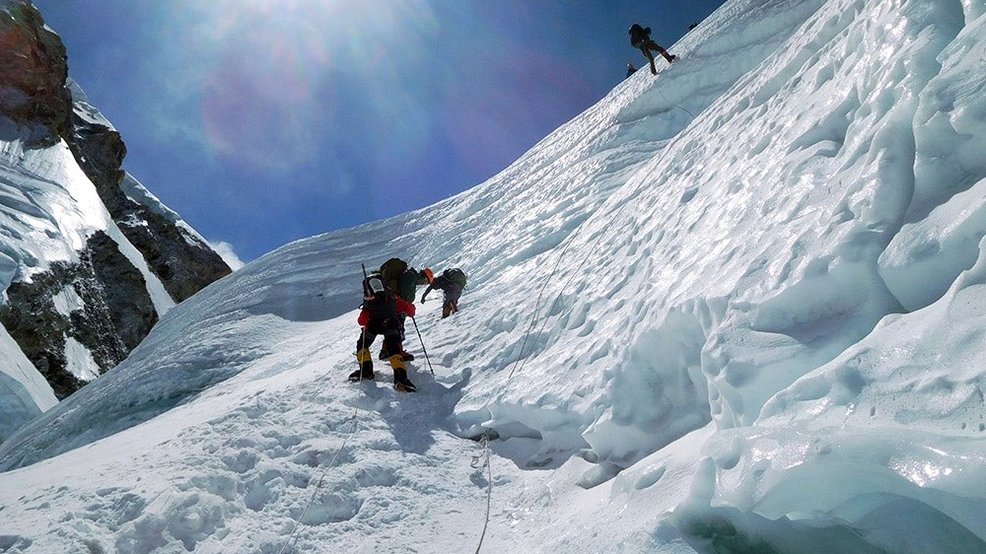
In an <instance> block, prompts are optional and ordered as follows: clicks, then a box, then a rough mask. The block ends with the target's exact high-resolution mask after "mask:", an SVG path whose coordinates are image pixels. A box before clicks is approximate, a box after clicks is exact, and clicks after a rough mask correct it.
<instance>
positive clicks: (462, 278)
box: [442, 267, 466, 288]
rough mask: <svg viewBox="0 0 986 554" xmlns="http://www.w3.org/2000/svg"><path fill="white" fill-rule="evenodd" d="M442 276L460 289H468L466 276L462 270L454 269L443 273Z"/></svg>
mask: <svg viewBox="0 0 986 554" xmlns="http://www.w3.org/2000/svg"><path fill="white" fill-rule="evenodd" d="M442 275H444V276H445V278H446V279H448V280H450V281H452V282H453V283H456V284H458V285H459V286H460V287H462V288H466V274H465V273H464V272H463V271H462V270H461V269H459V268H457V267H452V268H449V269H446V270H445V271H443V272H442Z"/></svg>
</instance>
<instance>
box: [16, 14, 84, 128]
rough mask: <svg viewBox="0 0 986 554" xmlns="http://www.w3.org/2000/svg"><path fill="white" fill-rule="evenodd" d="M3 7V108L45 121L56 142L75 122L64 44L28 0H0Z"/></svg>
mask: <svg viewBox="0 0 986 554" xmlns="http://www.w3.org/2000/svg"><path fill="white" fill-rule="evenodd" d="M0 8H3V9H0V113H2V114H4V115H6V116H7V117H9V118H11V119H13V120H14V121H16V122H18V123H22V124H28V125H30V124H37V123H40V124H42V125H44V126H45V127H47V128H48V129H49V130H50V131H51V133H50V140H49V142H51V143H53V142H56V141H57V140H58V137H60V136H65V135H66V134H68V133H69V130H70V128H71V114H72V97H71V94H70V93H69V90H68V89H67V88H66V87H65V80H66V79H67V78H68V60H67V57H66V54H65V46H64V45H62V41H61V39H60V38H58V35H56V34H55V33H53V32H51V30H49V29H47V28H46V27H45V26H44V20H43V19H42V18H41V14H39V13H38V11H37V10H36V9H35V8H34V6H32V5H31V4H30V3H29V2H23V1H19V0H0Z"/></svg>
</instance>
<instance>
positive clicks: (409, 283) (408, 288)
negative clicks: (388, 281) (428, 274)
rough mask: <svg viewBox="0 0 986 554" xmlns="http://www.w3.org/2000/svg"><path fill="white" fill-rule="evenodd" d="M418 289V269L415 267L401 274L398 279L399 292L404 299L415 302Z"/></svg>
mask: <svg viewBox="0 0 986 554" xmlns="http://www.w3.org/2000/svg"><path fill="white" fill-rule="evenodd" d="M417 291H418V270H416V269H414V268H413V267H409V268H407V271H405V272H404V273H402V274H401V276H400V279H398V280H397V294H399V295H400V296H401V298H403V299H404V300H407V301H408V302H411V303H413V302H414V296H415V294H416V293H417Z"/></svg>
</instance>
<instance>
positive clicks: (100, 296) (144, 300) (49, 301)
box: [0, 232, 157, 398]
mask: <svg viewBox="0 0 986 554" xmlns="http://www.w3.org/2000/svg"><path fill="white" fill-rule="evenodd" d="M67 289H70V290H71V291H72V292H73V293H74V294H75V295H77V297H78V298H79V299H80V300H81V306H79V307H76V308H75V309H72V310H71V311H70V312H69V313H67V314H66V313H62V312H60V311H59V310H58V308H57V306H56V303H55V300H54V298H55V297H56V296H57V295H59V294H60V293H62V292H63V291H65V290H67ZM7 297H8V300H7V303H6V304H5V305H2V306H0V322H2V323H3V325H4V327H5V328H6V329H7V330H8V332H9V333H10V335H11V336H12V337H13V338H14V340H16V341H17V344H18V345H19V346H20V347H21V350H22V351H23V352H24V354H25V355H26V356H27V357H28V359H29V360H31V362H32V363H33V364H34V365H35V367H37V368H38V371H40V372H41V374H42V375H44V376H45V378H46V379H47V380H48V382H49V383H51V386H52V388H53V389H54V391H55V395H56V396H58V397H59V398H64V397H66V396H68V395H69V394H71V393H72V392H74V391H75V390H76V389H78V388H79V387H81V386H82V385H84V384H85V382H86V380H84V379H82V378H80V376H77V375H75V374H73V373H72V372H71V371H70V368H69V367H68V360H67V358H66V355H65V351H66V341H67V338H68V337H71V338H73V339H75V340H76V341H78V342H79V343H81V344H82V345H83V346H85V347H86V348H87V349H88V350H89V352H90V353H91V354H92V359H93V361H94V362H95V364H96V365H97V366H98V367H99V370H100V372H105V371H107V370H109V369H111V368H112V367H114V366H115V365H116V364H118V363H120V362H121V361H123V359H124V358H126V356H127V354H129V352H130V350H132V349H133V348H134V347H136V346H137V344H139V343H140V341H141V340H142V339H143V338H144V337H145V336H146V335H147V333H148V332H150V330H151V327H153V325H154V324H155V323H156V322H157V312H155V311H154V306H153V304H152V302H151V298H150V295H149V294H148V293H147V290H146V284H145V283H144V278H143V276H142V275H141V274H140V272H139V271H138V270H137V269H136V268H135V267H133V265H132V264H130V262H129V260H127V259H126V258H125V257H124V256H123V255H122V254H121V253H120V251H119V249H118V248H117V245H116V243H114V242H113V240H112V239H110V238H109V237H108V236H107V235H106V234H105V233H102V232H98V233H95V234H94V235H93V236H92V237H91V238H90V239H89V241H88V244H87V245H86V249H85V250H84V251H83V252H82V255H81V257H80V260H79V262H77V263H64V262H56V263H53V264H52V265H51V269H50V270H49V271H46V272H44V273H41V274H38V275H35V276H33V278H32V281H31V282H30V283H26V282H15V283H13V284H12V285H11V286H10V287H9V288H8V289H7Z"/></svg>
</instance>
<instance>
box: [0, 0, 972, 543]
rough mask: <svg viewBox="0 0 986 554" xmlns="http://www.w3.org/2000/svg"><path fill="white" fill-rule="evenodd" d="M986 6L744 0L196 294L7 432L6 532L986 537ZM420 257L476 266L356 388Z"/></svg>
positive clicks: (433, 537)
mask: <svg viewBox="0 0 986 554" xmlns="http://www.w3.org/2000/svg"><path fill="white" fill-rule="evenodd" d="M984 12H986V2H984V1H983V0H962V1H959V0H948V1H928V0H872V1H864V0H801V1H791V0H731V1H730V2H727V3H726V4H725V5H724V6H723V7H722V8H720V9H719V10H717V11H716V12H715V13H714V14H713V15H712V16H711V17H710V18H709V19H708V20H706V21H705V22H703V23H702V24H701V25H700V26H699V27H698V28H697V29H695V30H694V31H692V32H691V33H689V34H688V35H687V36H686V37H685V38H684V39H683V40H682V41H681V42H680V43H679V44H677V45H675V46H674V47H672V48H671V51H672V52H673V53H675V54H677V55H678V56H680V58H679V60H678V61H676V62H675V63H674V64H673V65H671V66H664V67H662V69H661V71H660V73H659V74H658V76H657V77H656V78H655V77H653V76H651V75H649V74H647V72H638V73H637V74H635V75H634V76H632V77H631V78H629V79H628V80H627V81H625V82H623V83H622V84H620V85H619V86H617V87H616V88H615V89H614V90H613V91H612V93H611V94H609V95H608V96H607V97H606V98H604V99H603V100H602V101H600V102H599V103H598V104H597V105H595V106H593V107H592V108H590V109H589V110H587V111H586V112H585V113H583V114H581V115H580V116H578V117H576V118H575V119H573V120H572V121H570V122H568V123H567V124H565V125H564V126H562V127H561V128H559V129H558V130H557V131H556V132H554V133H552V134H551V135H549V136H548V137H546V138H545V139H544V140H542V141H541V142H540V143H539V144H538V145H536V146H535V147H534V148H533V149H532V150H531V151H529V152H528V153H526V154H525V155H524V156H522V157H521V158H520V159H519V160H517V161H516V162H515V163H514V164H512V165H511V166H510V167H508V168H507V169H506V170H504V171H503V172H502V173H500V174H499V175H497V176H495V177H493V178H492V179H490V180H489V181H488V182H486V183H483V184H482V185H480V186H478V187H476V188H474V189H472V190H469V191H467V192H464V193H462V194H460V195H458V196H456V197H454V198H451V199H449V200H447V201H444V202H442V203H440V204H437V205H435V206H432V207H429V208H426V209H423V210H419V211H416V212H412V213H408V214H404V215H402V216H399V217H396V218H393V219H389V220H386V221H380V222H375V223H372V224H368V225H364V226H361V227H357V228H353V229H349V230H345V231H340V232H335V233H330V234H326V235H322V236H317V237H312V238H310V239H306V240H302V241H298V242H296V243H293V244H290V245H287V246H285V247H283V248H281V249H279V250H277V251H275V252H272V253H270V254H268V255H267V256H264V257H262V258H261V259H259V260H256V261H254V262H252V263H250V264H247V265H246V266H244V267H243V268H242V269H240V270H239V271H237V272H236V273H234V274H233V275H231V276H229V277H227V278H225V279H223V280H221V281H219V282H217V283H215V284H213V285H212V286H210V287H207V288H206V289H204V290H203V291H202V292H201V293H199V294H197V295H196V296H194V297H193V298H191V299H190V300H188V301H186V302H184V303H182V304H180V305H178V306H176V307H175V308H174V309H172V310H171V311H170V312H168V313H167V315H166V316H165V317H164V318H163V319H162V320H161V322H160V323H159V324H158V326H157V327H155V329H154V330H153V331H152V333H151V334H150V335H149V336H148V337H147V339H146V340H145V341H144V342H143V343H142V344H141V345H140V346H139V347H138V348H137V349H136V350H134V352H133V353H132V354H131V356H130V357H129V358H128V359H127V360H126V361H125V362H124V363H122V364H121V365H120V366H119V367H117V368H116V369H114V370H113V371H111V372H109V373H107V374H106V375H104V376H103V377H101V378H100V379H98V380H96V381H95V382H93V383H91V384H90V385H88V386H86V387H85V388H83V389H82V390H80V391H79V392H78V393H76V394H75V395H73V396H72V397H70V398H69V399H68V400H66V401H64V402H62V403H61V404H59V405H58V406H56V407H55V408H53V409H51V410H49V411H48V412H46V413H45V414H43V415H42V416H40V417H38V418H36V419H35V420H33V421H32V422H31V423H30V424H28V425H26V426H25V427H24V428H22V430H21V431H20V432H18V433H17V435H15V436H14V437H12V438H10V439H9V440H7V441H6V442H5V443H3V444H2V445H0V470H5V473H0V514H2V515H0V546H3V547H6V549H7V551H8V552H27V551H31V552H33V551H38V552H62V551H87V549H88V551H92V552H109V551H116V552H127V553H130V552H179V551H196V552H266V553H277V552H289V551H293V552H336V551H338V552H406V551H415V552H463V551H473V550H482V551H484V552H507V551H514V552H573V551H587V552H673V553H684V552H702V553H705V552H905V553H924V552H955V553H959V552H962V553H968V552H986V407H984V388H986V366H984V365H983V363H982V360H983V359H984V355H986V337H984V333H986V331H984V330H986V241H984V235H986V217H984V213H986V212H984V209H983V206H984V205H986V200H984V198H986V156H983V155H982V153H983V152H984V151H986V148H984V147H986V71H983V59H986V55H984V54H986V51H984V49H986V46H984V44H986V28H984V26H986V18H984V16H983V14H984ZM394 255H399V256H401V257H403V258H405V259H407V260H409V261H411V263H412V264H414V265H415V266H416V267H422V266H424V265H428V266H430V267H432V268H434V269H439V270H440V269H443V268H445V267H450V266H458V267H461V268H463V269H465V270H466V272H467V273H468V274H469V285H468V286H467V288H466V289H465V293H464V295H463V297H462V301H461V304H460V307H461V312H459V313H458V314H456V315H454V316H452V317H451V318H450V319H444V320H442V319H439V317H438V313H439V310H440V308H439V306H438V304H439V302H437V301H434V300H433V301H431V302H429V303H426V304H424V305H422V306H421V307H420V310H419V313H418V315H417V317H416V320H415V321H414V322H413V323H412V322H410V321H409V322H408V330H407V336H408V340H407V342H406V346H407V348H408V349H409V350H411V351H412V352H414V353H415V354H416V355H417V358H416V359H415V361H413V362H411V379H412V380H413V381H414V382H415V383H416V384H417V385H418V390H419V392H418V393H417V394H400V393H397V392H395V391H394V390H392V389H391V388H390V386H389V383H388V374H389V369H388V368H386V367H385V364H382V363H380V362H377V367H376V370H377V381H376V382H368V383H361V384H355V385H354V384H347V383H345V376H346V375H347V374H348V373H349V372H350V371H352V370H353V369H355V368H356V364H355V361H354V357H353V352H354V351H355V349H356V344H355V343H356V339H357V336H358V329H357V327H356V324H355V319H356V311H355V310H356V308H357V307H358V303H359V301H360V298H359V282H360V278H361V270H360V263H363V262H365V263H366V264H367V266H368V267H371V268H372V267H375V266H376V265H379V264H380V263H381V262H383V261H384V260H386V259H387V258H389V257H391V256H394ZM419 332H420V335H421V337H422V338H423V339H424V345H422V344H421V343H420V342H419V340H418V333H419ZM375 346H376V345H374V347H375ZM422 346H426V347H427V352H428V358H427V359H425V356H424V352H423V349H422ZM374 350H375V348H374ZM429 362H430V366H429ZM429 367H431V368H433V369H434V375H432V373H431V372H430V371H429ZM486 437H489V438H490V439H491V440H490V441H489V442H488V449H487V447H486V446H485V445H486V444H487V443H486V440H485V438H486ZM479 439H482V440H479ZM488 501H489V503H490V504H489V505H490V513H489V520H488V527H486V524H487V518H486V506H487V502H488Z"/></svg>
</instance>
